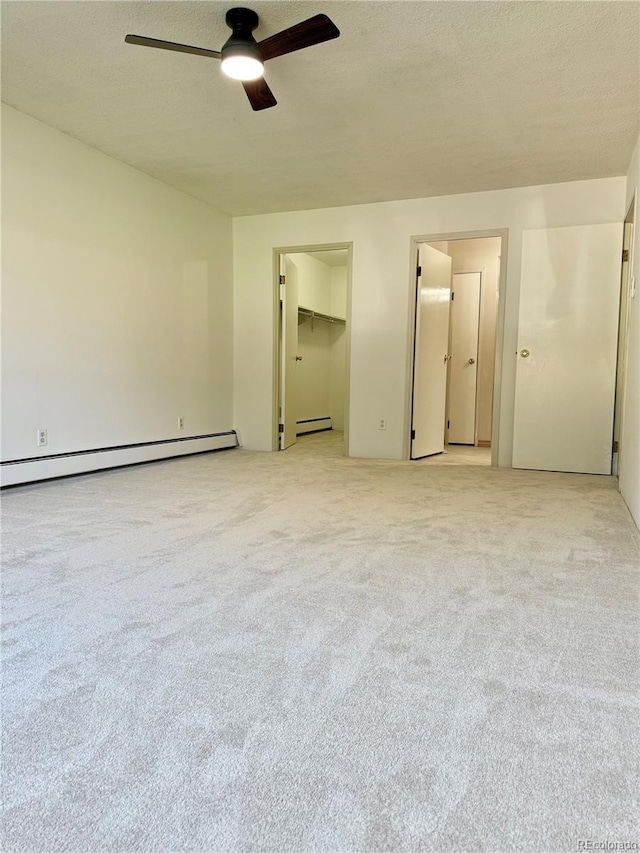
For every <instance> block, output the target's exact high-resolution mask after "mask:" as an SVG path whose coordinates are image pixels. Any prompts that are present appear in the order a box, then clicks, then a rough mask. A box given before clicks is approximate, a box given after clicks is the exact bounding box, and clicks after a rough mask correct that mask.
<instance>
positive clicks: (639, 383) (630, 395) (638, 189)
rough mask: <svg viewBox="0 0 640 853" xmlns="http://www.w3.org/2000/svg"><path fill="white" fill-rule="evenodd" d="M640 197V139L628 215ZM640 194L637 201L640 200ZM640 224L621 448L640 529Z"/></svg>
mask: <svg viewBox="0 0 640 853" xmlns="http://www.w3.org/2000/svg"><path fill="white" fill-rule="evenodd" d="M634 193H637V195H640V139H639V140H638V143H637V144H636V148H635V151H634V153H633V158H632V160H631V165H630V167H629V174H628V176H627V187H626V205H625V212H626V211H627V210H628V209H629V205H630V204H631V202H632V200H633V196H634ZM637 195H636V199H637ZM639 243H640V223H639V222H638V205H637V203H636V214H635V251H634V252H633V258H632V273H631V274H632V275H634V276H635V278H636V293H635V297H634V298H633V299H631V300H630V302H629V349H628V354H627V381H626V391H625V407H624V415H623V422H622V441H621V446H620V491H621V493H622V496H623V498H624V499H625V501H626V502H627V505H628V507H629V509H630V510H631V514H632V515H633V517H634V519H635V522H636V524H637V525H638V527H640V245H639Z"/></svg>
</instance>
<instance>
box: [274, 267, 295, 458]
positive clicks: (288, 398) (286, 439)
mask: <svg viewBox="0 0 640 853" xmlns="http://www.w3.org/2000/svg"><path fill="white" fill-rule="evenodd" d="M282 264H283V266H282V269H283V270H284V284H281V285H280V305H281V315H282V322H281V329H282V342H281V349H280V371H281V373H280V410H281V411H280V419H279V424H280V426H279V429H280V450H286V449H287V447H291V445H292V444H295V443H296V429H297V423H296V421H297V410H296V393H295V392H296V363H297V361H296V359H297V355H298V275H297V269H296V265H295V264H294V263H292V262H290V261H288V259H287V257H286V256H285V257H283V259H282Z"/></svg>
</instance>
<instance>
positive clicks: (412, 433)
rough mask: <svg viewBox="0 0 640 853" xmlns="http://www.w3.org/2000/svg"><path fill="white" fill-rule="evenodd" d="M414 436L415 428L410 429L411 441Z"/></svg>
mask: <svg viewBox="0 0 640 853" xmlns="http://www.w3.org/2000/svg"><path fill="white" fill-rule="evenodd" d="M415 437H416V431H415V429H412V430H411V441H413V440H414V438H415Z"/></svg>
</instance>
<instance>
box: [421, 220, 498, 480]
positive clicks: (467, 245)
mask: <svg viewBox="0 0 640 853" xmlns="http://www.w3.org/2000/svg"><path fill="white" fill-rule="evenodd" d="M502 254H503V235H502V234H500V233H497V234H495V235H491V236H478V237H467V236H463V235H460V236H454V237H450V238H449V239H446V240H444V239H440V240H428V239H425V240H418V241H416V244H415V258H416V310H415V327H414V347H413V383H412V396H411V437H410V458H411V459H426V458H433V460H434V463H437V464H440V463H442V462H447V463H450V464H467V465H489V464H491V461H492V450H491V448H492V443H493V433H494V429H493V424H494V414H495V406H494V398H495V393H496V384H497V383H496V341H497V338H498V307H499V294H500V277H501V264H502ZM449 455H450V456H451V458H450V459H449V458H445V457H448V456H449ZM436 457H437V459H436ZM494 458H495V455H494ZM496 461H497V460H496ZM494 464H495V463H494Z"/></svg>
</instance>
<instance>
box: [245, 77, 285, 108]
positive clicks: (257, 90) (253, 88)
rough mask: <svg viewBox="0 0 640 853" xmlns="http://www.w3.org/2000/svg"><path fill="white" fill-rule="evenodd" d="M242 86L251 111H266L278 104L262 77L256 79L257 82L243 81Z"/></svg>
mask: <svg viewBox="0 0 640 853" xmlns="http://www.w3.org/2000/svg"><path fill="white" fill-rule="evenodd" d="M242 85H243V86H244V90H245V92H246V93H247V98H249V103H250V104H251V107H252V109H254V110H268V109H269V107H275V105H276V104H277V103H278V102H277V101H276V99H275V98H274V96H273V92H272V91H271V89H270V88H269V87H268V86H267V81H266V80H265V79H264V77H258V79H257V80H243V81H242Z"/></svg>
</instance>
